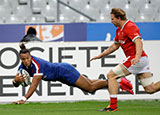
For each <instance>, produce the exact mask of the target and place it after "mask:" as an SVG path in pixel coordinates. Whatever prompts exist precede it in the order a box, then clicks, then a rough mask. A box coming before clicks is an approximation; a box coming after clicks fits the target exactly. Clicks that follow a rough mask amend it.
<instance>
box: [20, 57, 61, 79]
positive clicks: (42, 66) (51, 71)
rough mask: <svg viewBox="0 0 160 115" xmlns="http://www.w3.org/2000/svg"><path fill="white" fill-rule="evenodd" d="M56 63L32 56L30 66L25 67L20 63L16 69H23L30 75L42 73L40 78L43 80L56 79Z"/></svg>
mask: <svg viewBox="0 0 160 115" xmlns="http://www.w3.org/2000/svg"><path fill="white" fill-rule="evenodd" d="M57 66H58V63H50V62H48V61H46V60H43V59H41V58H38V57H35V56H32V62H31V65H30V67H26V66H24V65H23V63H21V65H20V66H19V68H18V70H20V69H21V68H23V69H25V70H26V71H27V72H28V73H29V74H30V76H31V77H33V76H34V75H42V76H43V77H42V79H43V80H45V81H56V80H57V77H58V74H57V73H58V70H57Z"/></svg>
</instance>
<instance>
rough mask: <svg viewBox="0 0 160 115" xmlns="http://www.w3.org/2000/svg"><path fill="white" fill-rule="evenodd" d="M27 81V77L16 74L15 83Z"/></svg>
mask: <svg viewBox="0 0 160 115" xmlns="http://www.w3.org/2000/svg"><path fill="white" fill-rule="evenodd" d="M25 79H26V76H25V75H19V73H17V74H16V77H15V78H14V80H15V82H24V81H25Z"/></svg>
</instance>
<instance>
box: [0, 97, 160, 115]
mask: <svg viewBox="0 0 160 115" xmlns="http://www.w3.org/2000/svg"><path fill="white" fill-rule="evenodd" d="M108 104H109V102H104V101H103V102H102V101H79V102H63V103H31V102H29V103H26V104H22V105H15V104H0V115H106V114H110V115H111V114H112V115H159V114H160V101H158V100H152V101H143V100H138V101H137V100H136V101H119V102H118V107H119V111H118V112H99V111H98V110H99V109H102V108H104V107H105V106H107V105H108Z"/></svg>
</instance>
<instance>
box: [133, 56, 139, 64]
mask: <svg viewBox="0 0 160 115" xmlns="http://www.w3.org/2000/svg"><path fill="white" fill-rule="evenodd" d="M138 62H139V58H133V59H132V60H131V64H132V65H135V64H136V63H138Z"/></svg>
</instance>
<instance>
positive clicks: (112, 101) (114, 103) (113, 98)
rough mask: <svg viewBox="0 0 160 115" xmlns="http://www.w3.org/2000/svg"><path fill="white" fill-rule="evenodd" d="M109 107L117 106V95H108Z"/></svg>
mask: <svg viewBox="0 0 160 115" xmlns="http://www.w3.org/2000/svg"><path fill="white" fill-rule="evenodd" d="M110 107H111V109H116V108H117V97H110Z"/></svg>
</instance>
